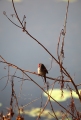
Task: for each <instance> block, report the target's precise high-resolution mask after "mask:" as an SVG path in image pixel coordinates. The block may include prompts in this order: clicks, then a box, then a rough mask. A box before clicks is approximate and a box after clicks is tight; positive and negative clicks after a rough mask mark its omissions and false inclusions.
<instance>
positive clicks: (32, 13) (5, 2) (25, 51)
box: [0, 0, 81, 106]
mask: <svg viewBox="0 0 81 120" xmlns="http://www.w3.org/2000/svg"><path fill="white" fill-rule="evenodd" d="M14 3H15V7H16V10H17V12H18V15H19V17H20V19H21V21H22V19H23V16H24V15H25V16H26V22H27V24H26V29H27V31H28V32H29V33H30V34H31V35H32V36H33V37H35V38H36V39H37V40H38V41H39V42H41V43H42V44H43V45H44V46H45V47H46V48H47V49H48V50H49V51H50V52H51V53H52V54H53V55H54V57H55V58H56V59H57V43H58V38H59V35H60V31H61V29H62V28H63V24H64V18H65V13H66V5H67V0H14ZM3 11H5V12H6V14H7V16H8V17H9V18H10V19H11V20H12V21H13V22H15V23H16V24H18V25H20V24H19V22H18V20H17V19H16V17H13V18H12V16H11V14H14V10H13V7H12V2H11V0H0V55H1V56H2V57H3V58H4V59H5V60H6V61H7V62H10V63H12V64H15V65H17V66H18V67H20V68H22V69H25V70H30V71H33V72H37V65H38V63H43V64H45V66H46V68H47V69H49V68H50V64H51V57H50V55H49V54H48V53H46V51H45V50H44V49H43V48H42V47H41V46H40V45H39V44H38V43H36V42H35V41H34V40H33V39H32V38H30V37H29V36H28V35H27V34H26V33H25V32H22V30H21V29H20V28H17V27H16V26H14V25H13V24H12V23H11V22H10V21H9V20H8V19H7V18H6V17H5V16H4V15H3ZM80 39H81V0H70V5H69V11H68V19H67V28H66V36H65V42H64V55H65V59H64V67H65V68H66V70H67V71H68V72H69V73H70V75H71V76H72V78H73V77H74V74H75V79H74V81H75V83H76V84H78V83H80V79H81V67H80V66H81V55H80V50H81V40H80ZM4 66H5V65H3V64H2V63H0V76H1V77H3V76H4V75H7V69H6V70H4V69H3V68H4ZM10 73H11V74H14V70H12V69H11V71H10ZM17 75H19V76H23V75H22V73H21V72H19V71H17ZM29 75H30V77H32V78H33V79H34V80H35V81H36V82H37V83H38V84H40V85H41V86H44V83H43V80H42V78H41V77H38V76H35V75H31V74H29ZM59 75H60V73H59V67H58V65H57V64H56V62H55V61H53V65H52V69H51V70H50V71H49V74H48V76H50V77H54V78H55V77H58V76H59ZM6 80H7V79H5V80H3V81H0V82H1V83H0V89H3V88H4V86H5V84H6ZM15 80H16V79H15ZM47 81H48V82H49V83H51V81H49V80H47ZM15 85H16V90H17V93H18V92H19V90H20V87H19V86H20V82H18V81H17V80H16V81H15ZM57 87H58V88H59V85H58V84H56V88H57ZM10 89H11V88H10V83H9V85H8V86H7V88H6V89H5V90H4V91H3V93H4V94H7V95H8V96H9V95H10ZM27 90H28V93H29V94H33V97H32V99H34V98H35V97H38V96H40V95H39V93H40V94H41V91H40V90H39V88H38V87H37V86H36V85H34V84H33V83H32V82H27V81H26V82H24V83H23V93H25V94H26V91H27ZM35 92H36V93H37V94H36V96H34V94H35ZM3 93H0V94H1V95H2V96H3V95H4V94H3ZM27 95H28V94H27ZM28 98H29V97H28ZM3 99H5V96H3V97H2V98H1V102H0V103H2V101H3V103H4V106H6V102H5V101H4V100H3ZM7 99H8V98H7ZM8 101H9V100H8ZM29 101H30V100H29ZM25 102H26V101H25ZM20 103H22V100H21V102H20Z"/></svg>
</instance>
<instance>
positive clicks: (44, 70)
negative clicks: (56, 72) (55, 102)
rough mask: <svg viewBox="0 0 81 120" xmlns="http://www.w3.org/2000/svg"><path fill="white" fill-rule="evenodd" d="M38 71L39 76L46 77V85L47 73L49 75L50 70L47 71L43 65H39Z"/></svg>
mask: <svg viewBox="0 0 81 120" xmlns="http://www.w3.org/2000/svg"><path fill="white" fill-rule="evenodd" d="M37 70H38V74H39V75H42V76H43V77H44V79H45V83H46V73H48V70H47V69H46V67H45V66H44V65H43V64H42V63H39V64H38V69H37Z"/></svg>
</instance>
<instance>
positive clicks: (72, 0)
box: [58, 0, 77, 2]
mask: <svg viewBox="0 0 81 120" xmlns="http://www.w3.org/2000/svg"><path fill="white" fill-rule="evenodd" d="M58 1H64V2H68V0H58ZM76 1H77V0H69V2H76Z"/></svg>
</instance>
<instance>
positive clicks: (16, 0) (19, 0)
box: [8, 0, 22, 2]
mask: <svg viewBox="0 0 81 120" xmlns="http://www.w3.org/2000/svg"><path fill="white" fill-rule="evenodd" d="M8 1H10V2H11V1H12V0H8ZM13 1H14V2H22V0H13Z"/></svg>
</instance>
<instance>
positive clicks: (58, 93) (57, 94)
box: [43, 89, 81, 102]
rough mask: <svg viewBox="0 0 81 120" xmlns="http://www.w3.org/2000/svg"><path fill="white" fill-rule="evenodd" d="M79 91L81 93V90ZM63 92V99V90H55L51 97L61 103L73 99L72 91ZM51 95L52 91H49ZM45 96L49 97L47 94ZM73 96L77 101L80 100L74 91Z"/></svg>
mask: <svg viewBox="0 0 81 120" xmlns="http://www.w3.org/2000/svg"><path fill="white" fill-rule="evenodd" d="M79 91H81V90H79ZM63 92H64V96H63V97H61V90H60V89H54V90H53V91H52V94H51V96H52V97H53V98H54V99H55V100H57V101H59V102H63V101H65V100H67V99H68V98H70V97H71V93H70V91H68V90H63ZM49 93H51V89H50V90H49ZM43 95H44V96H45V97H47V94H46V93H43ZM72 95H73V97H74V98H77V99H78V95H77V94H76V92H74V91H72ZM51 100H52V101H53V99H51Z"/></svg>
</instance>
